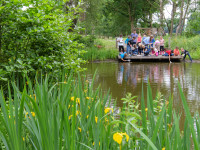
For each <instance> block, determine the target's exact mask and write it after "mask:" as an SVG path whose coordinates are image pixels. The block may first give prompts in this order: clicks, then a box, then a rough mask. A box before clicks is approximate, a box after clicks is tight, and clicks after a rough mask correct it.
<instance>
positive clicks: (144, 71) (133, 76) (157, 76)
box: [84, 62, 200, 121]
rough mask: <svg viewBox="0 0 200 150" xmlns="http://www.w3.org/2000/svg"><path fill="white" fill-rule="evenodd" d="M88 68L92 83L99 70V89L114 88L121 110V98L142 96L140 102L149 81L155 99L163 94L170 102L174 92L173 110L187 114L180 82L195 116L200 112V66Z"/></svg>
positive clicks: (92, 65)
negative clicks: (159, 94)
mask: <svg viewBox="0 0 200 150" xmlns="http://www.w3.org/2000/svg"><path fill="white" fill-rule="evenodd" d="M84 67H85V68H87V71H86V75H87V77H88V79H89V80H92V77H93V74H94V73H95V71H96V70H97V73H96V78H95V87H98V86H99V85H101V88H102V90H103V92H107V91H108V90H109V89H110V93H111V95H112V101H113V102H115V100H116V103H117V106H118V107H121V106H122V100H121V98H124V97H125V96H126V94H127V93H132V95H133V96H138V99H139V100H140V96H141V91H142V84H143V87H144V93H145V96H146V93H147V92H146V91H147V85H148V80H149V82H150V85H151V88H152V93H153V97H154V98H155V96H156V93H157V92H161V94H162V95H163V97H164V98H165V99H166V100H167V99H168V98H169V95H170V93H171V94H172V95H173V104H174V105H173V107H174V108H175V110H176V111H179V112H183V107H182V102H181V99H180V95H179V91H178V82H180V84H181V87H182V89H183V92H184V95H185V97H186V99H187V102H188V105H189V108H190V110H191V113H192V114H194V113H195V112H196V111H199V110H200V108H199V106H200V84H199V83H200V70H199V68H200V64H199V63H149V62H148V63H134V62H129V63H118V62H100V63H89V64H87V65H85V66H84ZM183 116H184V115H182V117H183ZM183 118H184V117H183ZM182 121H184V120H182Z"/></svg>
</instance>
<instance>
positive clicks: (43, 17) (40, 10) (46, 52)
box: [0, 0, 84, 73]
mask: <svg viewBox="0 0 200 150" xmlns="http://www.w3.org/2000/svg"><path fill="white" fill-rule="evenodd" d="M24 6H26V9H22V8H23V7H24ZM63 6H64V2H63V1H59V0H58V1H54V0H48V1H47V0H46V1H44V0H36V1H23V2H21V1H16V0H10V1H4V3H1V5H0V19H1V34H0V39H1V50H2V53H3V59H4V60H5V63H4V64H3V66H4V67H5V69H6V71H7V72H10V73H11V72H24V71H26V72H29V73H31V72H35V71H36V70H38V69H43V71H54V73H56V72H57V73H59V72H60V70H61V69H75V70H76V69H79V68H80V64H81V63H82V62H84V61H83V60H82V59H80V58H79V55H81V53H82V52H83V51H82V50H81V48H82V44H78V43H77V41H75V40H74V39H75V38H76V34H77V32H76V31H75V30H74V32H73V33H70V32H68V30H69V29H70V27H72V26H73V23H74V22H73V21H72V18H73V13H72V12H70V10H69V11H68V13H66V12H64V10H63ZM74 9H76V8H74Z"/></svg>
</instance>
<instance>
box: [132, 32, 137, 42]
mask: <svg viewBox="0 0 200 150" xmlns="http://www.w3.org/2000/svg"><path fill="white" fill-rule="evenodd" d="M131 36H132V38H133V37H135V40H134V42H135V43H137V39H138V34H137V33H136V30H134V31H133V33H131Z"/></svg>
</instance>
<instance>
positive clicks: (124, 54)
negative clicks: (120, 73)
mask: <svg viewBox="0 0 200 150" xmlns="http://www.w3.org/2000/svg"><path fill="white" fill-rule="evenodd" d="M119 56H120V57H121V60H122V61H125V60H124V57H126V56H127V53H126V50H124V53H123V51H122V50H121V52H120V53H119Z"/></svg>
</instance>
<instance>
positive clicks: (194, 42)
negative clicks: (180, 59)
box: [165, 35, 200, 59]
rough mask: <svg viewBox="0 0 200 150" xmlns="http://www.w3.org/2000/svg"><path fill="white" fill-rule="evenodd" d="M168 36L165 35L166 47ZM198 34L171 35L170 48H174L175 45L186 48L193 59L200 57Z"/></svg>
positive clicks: (199, 38) (199, 37)
mask: <svg viewBox="0 0 200 150" xmlns="http://www.w3.org/2000/svg"><path fill="white" fill-rule="evenodd" d="M168 38H169V37H168V36H166V37H165V41H166V47H168ZM199 41H200V36H199V35H197V36H194V37H185V36H178V37H172V38H171V43H170V45H171V48H172V49H175V47H176V46H178V47H179V49H181V47H183V48H184V49H186V50H188V51H189V52H190V55H191V57H192V58H193V59H200V42H199Z"/></svg>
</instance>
